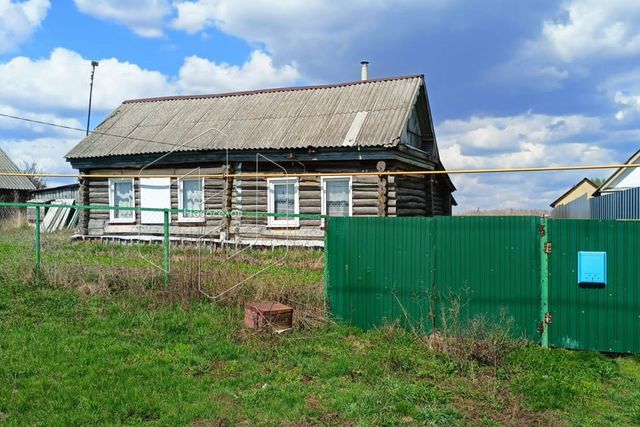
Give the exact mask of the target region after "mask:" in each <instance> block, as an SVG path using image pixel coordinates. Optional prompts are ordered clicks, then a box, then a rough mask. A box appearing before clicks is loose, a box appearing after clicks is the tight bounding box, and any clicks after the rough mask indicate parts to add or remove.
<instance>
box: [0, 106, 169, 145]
mask: <svg viewBox="0 0 640 427" xmlns="http://www.w3.org/2000/svg"><path fill="white" fill-rule="evenodd" d="M0 117H4V118H7V119H13V120H20V121H23V122H28V123H35V124H39V125H44V126H51V127H55V128H60V129H67V130H73V131H77V132H82V133H86V131H87V130H86V129H81V128H77V127H74V126H67V125H61V124H58V123H51V122H45V121H42V120H35V119H29V118H27V117H20V116H13V115H11V114H4V113H0ZM89 133H91V134H96V135H103V136H113V137H115V138H124V139H131V140H133V141H141V142H151V143H153V144H163V145H168V146H170V147H175V146H176V145H177V144H174V143H171V142H162V141H155V140H153V139H144V138H136V137H133V136H127V135H117V134H115V133H109V132H102V131H99V130H90V131H89Z"/></svg>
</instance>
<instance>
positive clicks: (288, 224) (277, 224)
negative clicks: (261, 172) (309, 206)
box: [267, 178, 300, 228]
mask: <svg viewBox="0 0 640 427" xmlns="http://www.w3.org/2000/svg"><path fill="white" fill-rule="evenodd" d="M289 183H293V188H294V191H295V194H294V198H293V213H294V215H297V214H299V213H300V183H299V180H298V178H267V213H275V212H274V211H275V197H274V191H275V185H276V184H289ZM267 226H268V227H272V228H295V227H299V226H300V218H299V217H297V216H296V217H293V218H284V219H282V217H280V218H277V217H275V216H268V217H267Z"/></svg>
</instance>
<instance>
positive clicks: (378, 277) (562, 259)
mask: <svg viewBox="0 0 640 427" xmlns="http://www.w3.org/2000/svg"><path fill="white" fill-rule="evenodd" d="M578 251H604V252H607V254H608V257H607V260H608V261H607V270H608V278H609V280H608V281H607V284H606V285H605V286H604V287H602V288H584V287H580V286H578V278H577V258H578ZM638 255H640V223H639V222H615V221H580V220H547V219H544V218H543V219H541V218H537V217H436V218H330V219H329V220H328V227H327V237H326V254H325V256H326V261H325V262H326V263H327V268H326V274H325V285H326V295H327V300H328V301H327V305H328V308H329V309H330V311H331V313H332V314H333V315H334V316H335V317H337V318H339V319H344V320H346V321H349V322H351V323H352V324H354V325H357V326H360V327H363V328H371V327H374V326H380V325H384V324H388V323H392V322H400V323H401V324H402V325H403V326H412V327H415V326H420V327H421V328H422V329H423V330H424V332H426V333H429V332H431V331H433V330H434V329H439V330H441V328H442V327H443V326H444V325H443V323H445V322H446V321H447V315H448V314H450V313H451V311H452V309H453V308H457V312H456V315H458V316H459V321H460V322H461V324H462V325H463V327H464V325H465V324H466V323H467V322H469V321H470V320H472V319H474V318H477V317H478V316H483V317H484V318H485V319H486V320H489V321H498V320H499V319H500V317H501V313H504V314H505V315H507V316H509V317H511V318H512V319H513V321H514V323H515V325H514V326H515V328H514V330H513V333H514V335H515V336H518V337H526V338H527V339H529V340H531V341H534V342H539V343H541V344H542V345H544V346H547V345H550V346H556V347H567V348H577V349H592V350H599V351H608V352H627V353H640V269H639V268H638V266H637V260H638ZM454 306H455V307H454Z"/></svg>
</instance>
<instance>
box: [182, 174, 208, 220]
mask: <svg viewBox="0 0 640 427" xmlns="http://www.w3.org/2000/svg"><path fill="white" fill-rule="evenodd" d="M181 183H182V194H180V197H181V200H182V209H185V210H191V211H194V210H195V211H199V210H202V209H203V207H202V201H203V194H202V180H201V179H185V180H183V181H181ZM200 215H201V214H200V213H198V212H183V213H182V216H183V217H184V218H197V217H199V216H200Z"/></svg>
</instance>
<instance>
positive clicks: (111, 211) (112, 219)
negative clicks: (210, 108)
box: [109, 178, 136, 224]
mask: <svg viewBox="0 0 640 427" xmlns="http://www.w3.org/2000/svg"><path fill="white" fill-rule="evenodd" d="M116 182H129V183H131V192H132V193H133V200H132V202H133V203H132V204H131V207H132V208H135V207H136V186H135V182H134V179H133V178H109V206H115V189H116V188H115V183H116ZM130 212H131V213H132V214H133V215H132V216H131V218H116V217H115V214H116V211H115V209H109V222H110V223H113V224H135V222H136V211H130Z"/></svg>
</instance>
